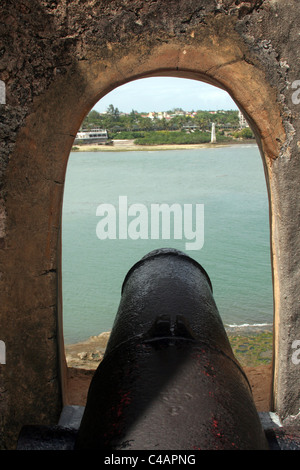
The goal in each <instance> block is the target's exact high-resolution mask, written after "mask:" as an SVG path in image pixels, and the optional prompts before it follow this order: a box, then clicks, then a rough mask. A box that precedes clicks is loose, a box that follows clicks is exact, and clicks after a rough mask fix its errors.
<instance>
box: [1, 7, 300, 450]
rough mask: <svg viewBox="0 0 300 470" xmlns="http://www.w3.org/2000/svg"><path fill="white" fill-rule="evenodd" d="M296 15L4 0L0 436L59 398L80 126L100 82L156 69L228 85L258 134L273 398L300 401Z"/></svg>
mask: <svg viewBox="0 0 300 470" xmlns="http://www.w3.org/2000/svg"><path fill="white" fill-rule="evenodd" d="M299 26H300V4H299V2H298V1H297V0H281V1H279V0H249V1H239V0H237V1H233V0H168V1H165V0H145V1H135V0H112V1H107V0H62V1H57V0H20V1H14V0H2V1H1V3H0V80H2V81H3V82H4V83H5V88H6V99H5V104H1V102H0V137H1V142H0V148H1V152H0V191H1V195H0V306H1V307H0V340H2V341H4V342H5V345H6V364H2V365H1V364H0V448H14V446H15V444H16V439H17V436H18V432H19V430H20V429H21V427H22V426H23V425H25V424H56V423H57V419H58V416H59V413H60V411H61V407H62V404H63V402H64V400H65V388H64V376H65V375H64V368H65V363H64V355H63V343H62V328H61V299H60V294H61V289H60V220H61V205H62V197H63V184H64V178H65V169H66V165H67V160H68V155H69V152H70V149H71V146H72V142H73V139H74V136H75V135H76V132H77V130H78V128H79V126H80V124H81V122H82V119H83V118H84V116H85V115H86V113H87V112H88V111H89V110H90V109H91V107H92V106H93V105H94V104H95V103H96V102H97V101H98V100H99V99H100V98H101V97H102V96H104V95H105V94H106V93H107V92H109V91H110V90H112V89H113V88H115V87H116V86H118V85H121V84H123V83H126V82H127V81H130V80H133V79H136V78H142V77H147V76H155V75H167V76H178V77H188V78H194V79H197V80H204V81H207V82H208V83H212V84H215V85H217V86H219V87H222V88H224V89H225V90H227V91H228V92H229V94H230V95H231V96H232V97H233V99H234V100H235V101H236V102H237V104H238V105H239V106H240V108H241V109H242V110H243V111H244V113H245V114H246V116H247V117H248V119H249V121H250V122H251V124H252V126H253V129H254V131H255V133H256V136H257V140H258V143H259V146H260V149H261V152H262V158H263V162H264V165H265V172H266V181H267V186H268V190H269V197H270V220H271V231H272V243H271V245H272V264H273V277H274V303H275V311H274V319H275V345H274V385H273V399H274V407H275V410H276V411H277V412H278V413H279V414H280V416H281V417H282V418H284V417H286V416H288V415H291V414H297V413H298V412H299V407H300V397H299V386H298V384H299V370H300V365H298V364H296V363H295V361H292V360H291V359H292V353H293V349H292V345H293V342H294V341H295V340H300V316H299V302H300V292H299V291H300V282H299V279H300V278H299V274H300V273H299V269H300V231H299V225H300V186H299V175H300V161H299V146H300V143H299V142H300V124H299V110H300V104H299V103H298V101H300V99H299V97H300V93H299V95H298V94H297V89H298V88H300V84H299V83H297V80H300V63H299V60H298V58H297V56H298V53H299V52H298V51H299V46H300V44H299V41H300V37H299V31H300V28H299ZM293 87H294V88H293ZM298 96H299V97H298ZM2 103H3V101H2Z"/></svg>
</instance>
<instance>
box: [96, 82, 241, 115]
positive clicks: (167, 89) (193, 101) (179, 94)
mask: <svg viewBox="0 0 300 470" xmlns="http://www.w3.org/2000/svg"><path fill="white" fill-rule="evenodd" d="M110 104H112V105H113V106H114V107H115V108H118V109H119V111H123V112H125V113H130V112H131V111H132V110H133V109H134V110H136V111H138V112H150V111H168V110H171V109H173V108H182V109H183V110H184V111H192V110H194V111H197V110H199V109H201V110H208V111H216V110H218V109H224V110H230V109H238V108H237V106H236V104H235V103H234V101H233V100H232V99H231V98H230V96H229V95H228V93H227V92H226V91H223V90H220V89H219V88H216V87H214V86H211V85H208V84H206V83H204V82H200V81H198V80H188V79H183V78H171V77H152V78H143V79H141V80H135V81H132V82H129V83H126V84H125V85H122V86H120V87H118V88H115V89H114V90H113V91H111V92H110V93H108V94H107V95H106V96H104V97H103V98H102V99H101V100H100V101H98V103H97V104H96V105H95V106H94V108H93V109H95V110H96V111H98V112H104V111H106V110H107V108H108V106H109V105H110Z"/></svg>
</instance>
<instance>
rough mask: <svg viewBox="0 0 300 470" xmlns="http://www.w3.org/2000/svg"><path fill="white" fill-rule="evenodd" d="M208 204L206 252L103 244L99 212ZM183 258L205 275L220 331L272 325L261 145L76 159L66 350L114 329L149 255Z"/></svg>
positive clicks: (67, 197)
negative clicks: (123, 204) (125, 291)
mask: <svg viewBox="0 0 300 470" xmlns="http://www.w3.org/2000/svg"><path fill="white" fill-rule="evenodd" d="M120 196H126V197H127V201H128V204H129V205H130V204H138V203H139V204H143V205H144V206H145V207H150V206H151V205H152V204H163V203H165V204H168V205H169V206H171V205H172V204H180V205H182V207H184V204H190V205H194V206H195V205H196V204H198V205H200V204H201V205H203V208H204V219H203V222H204V227H203V230H204V244H203V246H202V248H201V249H200V250H193V251H186V250H185V243H186V241H187V240H185V239H184V236H183V238H182V239H174V237H172V231H171V235H170V239H162V238H160V239H155V240H154V239H151V237H150V236H149V238H148V239H136V240H133V239H131V238H129V237H128V238H127V239H122V240H120V239H118V237H116V239H106V240H100V239H99V238H98V237H97V234H96V227H97V224H98V222H99V220H100V219H99V216H97V215H96V213H97V207H98V206H99V205H101V204H110V205H112V206H114V207H115V208H116V211H118V201H119V198H120ZM161 247H172V248H177V249H179V250H182V251H185V252H186V253H187V254H188V255H189V256H192V257H193V258H194V259H195V260H196V261H198V262H199V263H200V264H201V265H202V266H203V267H204V268H205V270H206V271H207V272H208V274H209V276H210V279H211V282H212V285H213V293H214V298H215V300H216V303H217V306H218V309H219V312H220V315H221V317H222V320H223V323H224V325H225V326H226V327H227V328H230V327H234V326H235V327H236V326H237V327H240V328H243V327H249V325H250V326H251V325H262V326H264V325H272V320H273V293H272V275H271V264H270V229H269V208H268V196H267V187H266V181H265V175H264V169H263V163H262V159H261V155H260V153H259V150H258V148H257V146H256V145H235V146H226V147H215V148H201V149H192V150H163V151H132V152H131V151H128V152H114V151H107V152H105V151H102V152H101V151H99V152H72V153H71V154H70V158H69V163H68V168H67V175H66V183H65V192H64V203H63V217H62V282H63V286H62V288H63V326H64V337H65V342H66V344H70V343H75V342H78V341H82V340H85V339H87V338H89V337H90V336H93V335H98V334H100V333H101V332H103V331H109V330H110V329H111V327H112V325H113V321H114V318H115V315H116V312H117V309H118V305H119V301H120V295H121V286H122V282H123V280H124V277H125V275H126V273H127V271H128V270H129V269H130V268H131V266H132V265H133V264H134V263H136V262H137V261H138V260H139V259H140V258H141V257H142V256H144V255H145V254H146V253H148V252H149V251H151V250H154V249H156V248H161Z"/></svg>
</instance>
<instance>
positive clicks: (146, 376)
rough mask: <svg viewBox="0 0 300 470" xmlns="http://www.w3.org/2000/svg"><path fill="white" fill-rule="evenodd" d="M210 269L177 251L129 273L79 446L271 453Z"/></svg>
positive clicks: (161, 253)
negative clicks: (261, 450)
mask: <svg viewBox="0 0 300 470" xmlns="http://www.w3.org/2000/svg"><path fill="white" fill-rule="evenodd" d="M267 448H268V445H267V441H266V438H265V434H264V431H263V429H262V426H261V422H260V419H259V416H258V413H257V410H256V408H255V404H254V401H253V397H252V392H251V387H250V385H249V383H248V380H247V377H246V375H245V373H244V371H243V370H242V368H241V366H240V364H239V363H238V361H237V360H236V358H235V356H234V354H233V352H232V349H231V346H230V343H229V340H228V337H227V334H226V331H225V329H224V326H223V323H222V320H221V318H220V315H219V312H218V309H217V306H216V304H215V301H214V298H213V293H212V285H211V281H210V279H209V276H208V274H207V273H206V271H205V270H204V269H203V268H202V267H201V266H200V265H199V264H198V263H197V262H196V261H194V260H193V259H192V258H190V257H189V256H187V255H185V254H184V253H182V252H180V251H177V250H173V249H161V250H156V251H154V252H151V253H149V254H148V255H146V256H145V257H144V258H142V259H141V260H140V261H139V262H138V263H137V264H135V265H134V266H133V267H132V268H131V269H130V271H129V272H128V274H127V276H126V277H125V280H124V283H123V287H122V296H121V301H120V305H119V309H118V312H117V315H116V319H115V322H114V325H113V328H112V332H111V336H110V339H109V342H108V345H107V349H106V352H105V355H104V358H103V360H102V362H101V363H100V365H99V367H98V369H97V370H96V372H95V374H94V377H93V379H92V382H91V385H90V389H89V392H88V398H87V403H86V407H85V412H84V415H83V418H82V421H81V425H80V428H79V431H78V435H77V441H76V449H111V450H122V449H132V450H143V449H148V450H196V449H209V450H213V449H267Z"/></svg>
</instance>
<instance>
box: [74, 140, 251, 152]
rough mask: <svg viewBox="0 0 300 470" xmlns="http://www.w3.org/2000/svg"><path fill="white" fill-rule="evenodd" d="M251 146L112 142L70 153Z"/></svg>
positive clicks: (76, 147) (247, 142)
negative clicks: (111, 143)
mask: <svg viewBox="0 0 300 470" xmlns="http://www.w3.org/2000/svg"><path fill="white" fill-rule="evenodd" d="M243 144H252V145H256V143H255V141H254V140H253V139H252V140H234V141H230V142H222V143H218V142H216V143H214V144H212V143H207V144H181V145H178V144H176V145H135V144H134V141H133V140H114V141H113V145H103V144H85V145H78V144H76V145H74V146H73V147H72V152H126V151H131V152H132V151H155V150H193V149H201V148H217V147H228V146H231V145H243Z"/></svg>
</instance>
